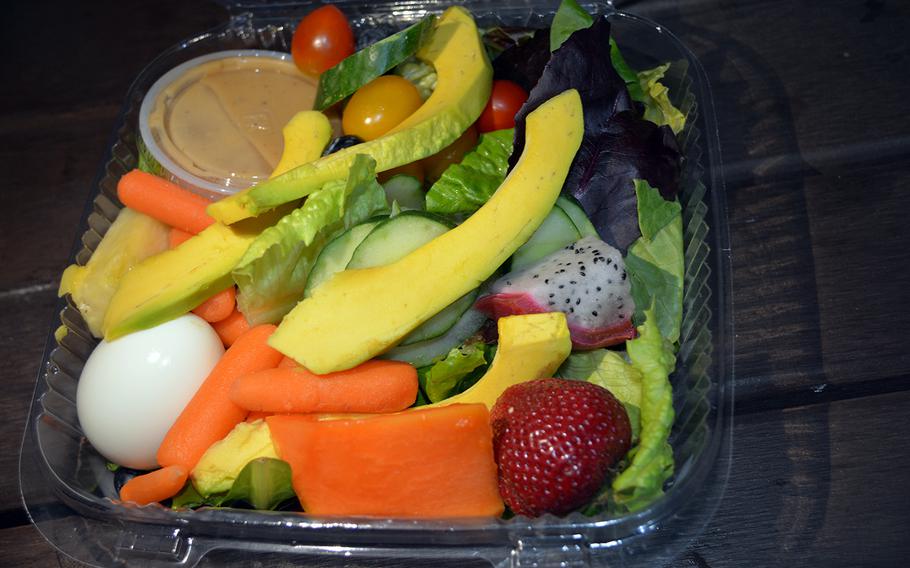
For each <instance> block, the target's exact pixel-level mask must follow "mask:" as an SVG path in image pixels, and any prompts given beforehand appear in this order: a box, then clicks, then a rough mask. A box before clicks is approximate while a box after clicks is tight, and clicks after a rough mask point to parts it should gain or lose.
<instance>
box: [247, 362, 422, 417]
mask: <svg viewBox="0 0 910 568" xmlns="http://www.w3.org/2000/svg"><path fill="white" fill-rule="evenodd" d="M230 396H231V400H232V401H233V402H234V403H235V404H237V405H238V406H241V407H243V408H247V409H249V410H260V411H266V412H295V413H303V414H305V413H313V412H331V413H334V412H343V413H350V412H365V413H380V412H397V411H399V410H404V409H405V408H407V407H409V406H411V405H412V404H414V400H415V399H416V398H417V370H416V369H414V367H412V366H411V365H409V364H407V363H402V362H400V361H385V360H381V359H373V360H371V361H367V362H366V363H362V364H360V365H358V366H356V367H354V368H353V369H348V370H346V371H338V372H335V373H329V374H327V375H316V374H313V373H311V372H310V371H308V370H306V369H304V368H303V367H298V368H296V369H291V368H286V367H284V368H275V369H267V370H264V371H259V372H256V373H251V374H248V375H243V376H241V377H239V378H237V380H235V381H234V384H233V386H232V387H231V391H230Z"/></svg>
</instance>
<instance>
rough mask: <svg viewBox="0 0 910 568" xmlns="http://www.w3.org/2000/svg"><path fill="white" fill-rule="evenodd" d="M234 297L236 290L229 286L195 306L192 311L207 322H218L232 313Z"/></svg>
mask: <svg viewBox="0 0 910 568" xmlns="http://www.w3.org/2000/svg"><path fill="white" fill-rule="evenodd" d="M236 297H237V290H235V289H234V287H233V286H231V287H230V288H227V289H225V290H222V291H220V292H218V293H217V294H215V295H214V296H212V297H211V298H209V299H208V300H206V301H204V302H202V303H201V304H199V305H198V306H196V308H195V309H194V310H193V313H194V314H196V315H197V316H199V317H201V318H202V319H204V320H205V321H207V322H209V323H218V322H220V321H223V320H225V319H227V318H228V317H230V315H231V314H232V313H234V308H235V307H236V306H237V302H236V301H235V300H236Z"/></svg>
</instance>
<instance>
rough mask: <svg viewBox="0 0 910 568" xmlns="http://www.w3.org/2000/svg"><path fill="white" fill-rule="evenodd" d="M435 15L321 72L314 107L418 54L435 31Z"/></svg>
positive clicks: (334, 100)
mask: <svg viewBox="0 0 910 568" xmlns="http://www.w3.org/2000/svg"><path fill="white" fill-rule="evenodd" d="M435 19H436V18H435V16H432V15H430V16H425V17H424V18H423V19H422V20H420V21H419V22H417V23H416V24H414V25H413V26H410V27H408V28H405V29H403V30H401V31H400V32H398V33H396V34H392V35H390V36H389V37H387V38H385V39H383V40H380V41H377V42H376V43H374V44H373V45H371V46H369V47H366V48H364V49H361V50H360V51H358V52H357V53H354V54H353V55H351V56H349V57H347V58H346V59H344V60H343V61H342V62H341V63H339V64H338V65H336V66H334V67H332V68H331V69H328V70H326V71H325V72H324V73H323V74H322V75H320V76H319V88H318V89H317V90H316V102H315V103H314V104H313V108H315V109H316V110H324V109H326V108H328V107H330V106H332V105H333V104H335V103H337V102H338V101H340V100H341V99H343V98H345V97H347V96H348V95H351V94H353V93H354V91H356V90H357V89H359V88H360V87H362V86H363V85H366V84H367V83H369V82H370V81H372V80H373V79H375V78H376V77H379V76H380V75H382V74H383V73H385V72H386V71H388V70H389V69H391V68H392V67H395V66H396V65H398V64H399V63H401V62H403V61H404V60H405V59H407V58H408V57H410V56H412V55H414V53H416V52H417V49H418V48H419V47H420V46H421V44H423V42H424V41H425V40H426V39H427V38H428V37H430V35H431V33H432V31H433V23H434V21H435Z"/></svg>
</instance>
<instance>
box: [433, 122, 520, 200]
mask: <svg viewBox="0 0 910 568" xmlns="http://www.w3.org/2000/svg"><path fill="white" fill-rule="evenodd" d="M512 136H513V130H512V129H511V128H509V129H505V130H497V131H495V132H487V133H484V134H481V135H480V141H479V142H478V144H477V147H475V148H474V149H473V150H471V151H470V152H468V153H467V154H466V155H465V157H464V158H463V159H462V160H461V162H460V163H458V164H452V165H451V166H449V167H448V168H446V170H445V172H443V174H442V177H440V178H439V180H438V181H437V182H436V183H434V184H433V186H432V187H430V190H429V192H427V211H430V212H431V213H473V212H474V211H476V210H477V209H479V208H480V206H481V205H483V204H484V203H486V202H487V200H488V199H489V198H490V196H491V195H493V192H495V191H496V189H497V188H498V187H499V186H500V184H502V180H504V179H505V177H506V170H507V169H508V161H509V155H510V154H511V153H512Z"/></svg>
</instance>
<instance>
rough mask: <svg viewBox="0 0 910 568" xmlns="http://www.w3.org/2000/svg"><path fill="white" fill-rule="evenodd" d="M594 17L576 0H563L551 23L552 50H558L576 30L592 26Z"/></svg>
mask: <svg viewBox="0 0 910 568" xmlns="http://www.w3.org/2000/svg"><path fill="white" fill-rule="evenodd" d="M593 23H594V18H592V17H591V15H590V14H588V13H587V12H586V11H585V9H584V8H582V7H581V6H579V5H578V2H576V1H575V0H562V2H560V3H559V8H558V9H557V10H556V15H555V16H553V23H552V24H551V25H550V51H556V50H557V49H559V46H561V45H562V43H563V42H564V41H566V40H567V39H568V38H569V36H570V35H572V34H573V33H574V32H576V31H578V30H581V29H584V28H587V27H590V26H591V24H593Z"/></svg>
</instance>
